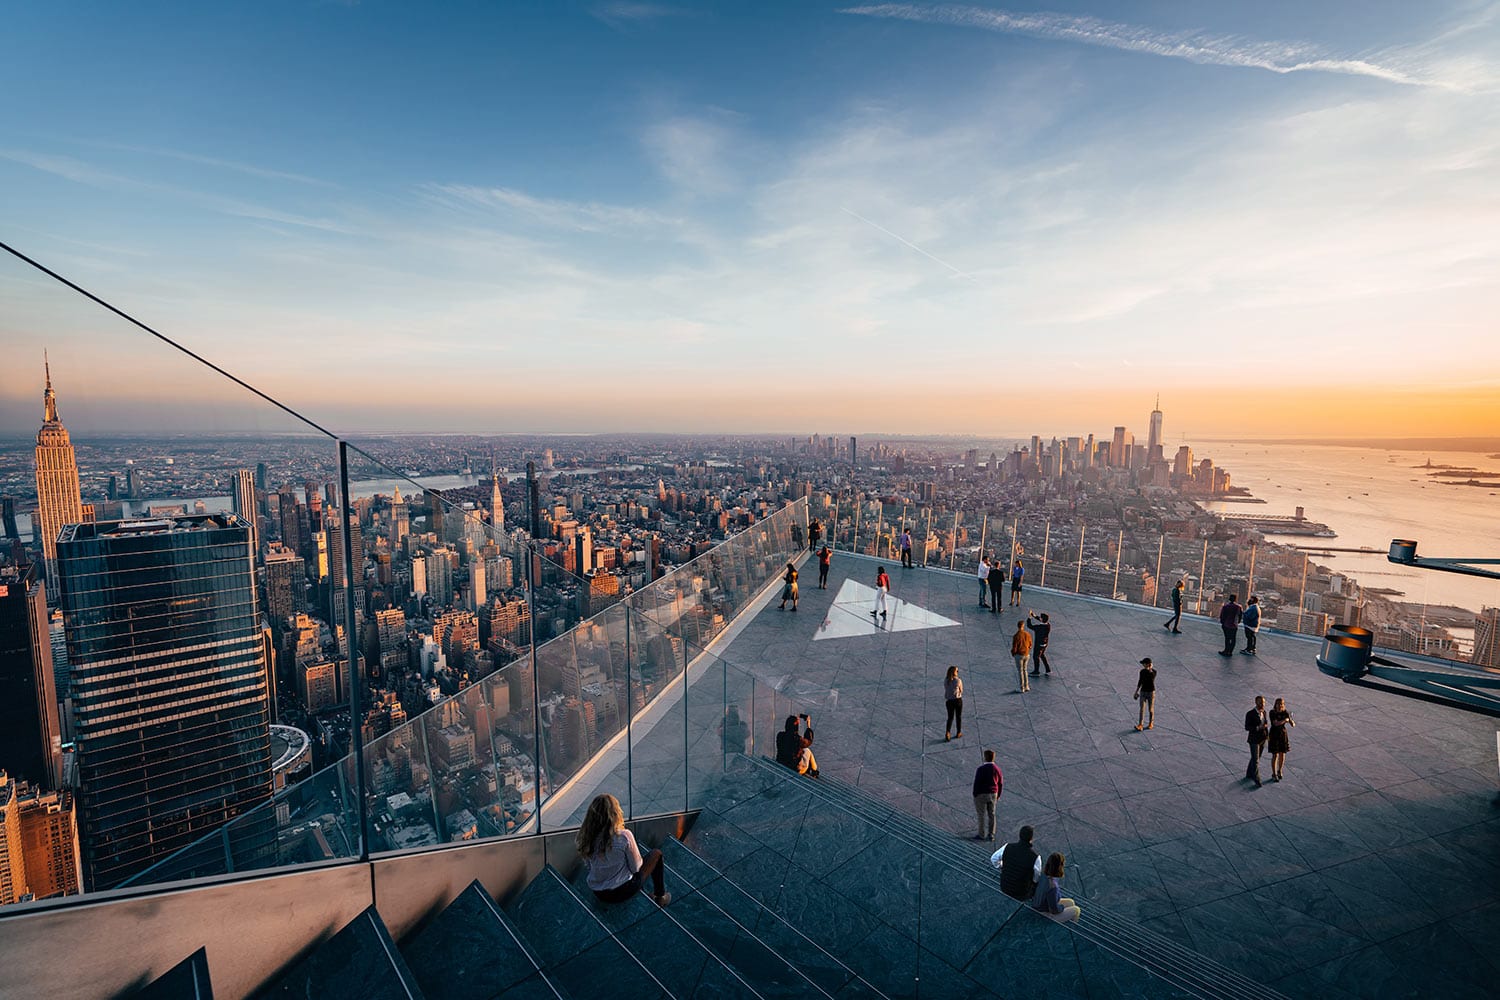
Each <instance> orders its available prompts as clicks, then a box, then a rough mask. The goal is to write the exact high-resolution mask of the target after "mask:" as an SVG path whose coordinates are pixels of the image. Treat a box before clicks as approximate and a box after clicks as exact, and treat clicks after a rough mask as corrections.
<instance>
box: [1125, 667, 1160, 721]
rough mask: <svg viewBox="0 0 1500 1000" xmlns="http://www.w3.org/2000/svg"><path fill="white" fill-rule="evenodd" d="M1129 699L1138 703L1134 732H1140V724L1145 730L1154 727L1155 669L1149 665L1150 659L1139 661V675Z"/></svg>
mask: <svg viewBox="0 0 1500 1000" xmlns="http://www.w3.org/2000/svg"><path fill="white" fill-rule="evenodd" d="M1130 697H1132V698H1134V699H1135V700H1136V701H1138V702H1140V707H1139V710H1138V711H1137V712H1136V715H1135V731H1136V732H1140V731H1141V729H1142V726H1141V723H1143V722H1144V723H1145V724H1146V725H1145V727H1144V728H1146V729H1151V728H1154V727H1155V726H1156V668H1155V667H1154V666H1152V665H1151V657H1149V656H1148V657H1146V658H1145V659H1143V660H1141V673H1140V676H1138V677H1137V678H1136V679H1135V694H1133V695H1131V696H1130Z"/></svg>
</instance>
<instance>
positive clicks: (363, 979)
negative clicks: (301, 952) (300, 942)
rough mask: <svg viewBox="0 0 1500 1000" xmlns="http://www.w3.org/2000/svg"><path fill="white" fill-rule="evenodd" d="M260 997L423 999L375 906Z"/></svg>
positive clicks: (274, 983) (290, 970)
mask: <svg viewBox="0 0 1500 1000" xmlns="http://www.w3.org/2000/svg"><path fill="white" fill-rule="evenodd" d="M256 995H257V996H258V997H261V998H266V1000H269V998H272V997H276V998H282V997H285V998H288V1000H290V998H293V997H295V998H297V1000H304V998H306V997H319V998H323V1000H420V998H422V997H423V996H424V994H423V993H422V989H421V987H420V986H418V985H417V981H416V978H415V977H414V976H412V974H411V969H409V968H407V965H406V960H405V959H404V958H402V957H401V952H400V951H399V950H398V949H397V948H396V943H395V942H394V941H392V940H391V935H390V932H389V931H388V930H386V927H385V923H384V922H383V921H382V920H381V919H380V914H379V913H378V912H376V910H375V907H373V906H372V907H370V908H369V909H367V910H365V911H364V912H363V913H361V914H360V915H359V916H357V917H355V918H354V919H353V920H351V921H349V923H347V924H345V925H344V927H343V928H341V929H340V930H339V932H338V933H337V934H334V935H333V936H332V937H331V938H329V939H328V940H326V941H324V942H322V943H321V944H319V945H317V946H316V947H315V948H313V950H312V951H311V952H310V953H309V954H307V955H305V956H304V957H303V958H302V959H301V960H300V961H298V962H297V963H296V964H295V965H293V966H292V967H291V968H290V969H289V970H287V971H286V972H285V973H283V974H282V975H281V976H279V977H278V978H277V979H276V980H275V981H273V982H272V983H271V984H270V985H269V986H267V987H265V988H263V989H262V990H261V991H260V992H259V993H258V994H256Z"/></svg>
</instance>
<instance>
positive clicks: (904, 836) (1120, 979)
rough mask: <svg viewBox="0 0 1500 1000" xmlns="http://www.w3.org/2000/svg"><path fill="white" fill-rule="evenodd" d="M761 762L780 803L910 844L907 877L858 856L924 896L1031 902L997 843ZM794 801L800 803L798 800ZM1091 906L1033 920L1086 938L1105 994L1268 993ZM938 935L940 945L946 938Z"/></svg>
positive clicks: (1088, 958) (854, 888)
mask: <svg viewBox="0 0 1500 1000" xmlns="http://www.w3.org/2000/svg"><path fill="white" fill-rule="evenodd" d="M756 763H757V764H758V765H759V767H760V768H761V769H762V770H763V771H764V772H766V773H767V775H768V776H779V777H780V778H781V780H782V781H784V782H785V783H787V784H789V785H791V788H790V789H789V790H785V791H782V792H781V793H780V795H779V797H778V798H779V801H782V802H785V801H788V800H789V797H790V796H794V795H795V796H800V795H807V796H812V797H815V798H816V799H817V800H819V801H820V802H822V803H824V804H826V805H829V806H832V807H833V808H834V810H835V811H845V810H847V811H848V812H849V813H852V814H853V815H855V816H857V817H858V818H859V819H861V820H863V821H864V823H866V824H867V825H868V826H869V827H870V828H873V829H876V830H878V831H879V832H880V833H881V835H882V836H883V837H885V838H886V840H887V841H890V842H895V843H900V844H903V845H905V846H906V847H907V848H908V849H912V850H915V851H917V852H919V853H920V854H921V855H923V857H924V859H925V860H924V862H923V867H922V868H921V869H919V872H920V875H917V874H913V873H911V872H906V873H905V874H904V875H903V874H902V873H903V872H905V869H906V868H910V867H911V865H910V864H909V863H905V864H904V866H898V867H897V868H891V867H890V866H891V864H895V863H896V862H895V861H894V860H892V859H894V858H898V857H899V855H898V854H897V853H896V852H893V851H892V850H890V849H889V848H886V849H880V850H877V851H875V852H873V853H871V852H866V855H862V856H860V857H859V859H858V860H859V861H860V862H861V863H863V862H866V861H868V862H870V863H871V864H874V865H879V866H882V870H884V869H886V868H889V869H890V870H889V871H888V872H885V874H886V875H887V876H888V877H891V878H894V879H895V880H896V882H897V884H899V882H900V880H901V879H903V878H904V879H906V880H907V881H910V882H912V883H913V884H912V888H914V889H915V888H916V887H917V886H918V885H920V886H921V887H922V889H923V895H924V896H925V894H926V891H927V890H929V889H932V888H935V886H934V885H933V884H931V883H932V882H934V881H935V880H937V881H943V882H947V881H951V879H952V878H953V877H954V876H961V877H962V878H963V879H964V880H966V884H969V885H972V884H973V883H976V882H977V883H982V884H984V885H986V886H989V887H991V888H993V890H994V892H995V894H996V895H998V896H999V897H1000V898H1001V899H1003V900H1005V901H1007V902H1009V903H1010V904H1011V906H1012V907H1013V908H1016V909H1021V908H1025V904H1023V903H1017V902H1015V901H1013V900H1010V898H1009V897H1006V896H1003V894H1000V893H999V876H998V873H997V872H996V871H995V870H994V869H993V867H991V865H990V863H989V855H990V854H991V853H993V848H992V847H990V845H988V844H986V845H984V850H983V851H977V850H973V849H972V848H971V847H970V845H968V844H965V843H964V842H963V841H962V840H959V839H958V838H957V837H955V836H954V835H953V834H950V833H948V832H946V831H942V830H938V829H937V828H935V827H932V826H931V825H929V824H927V823H924V822H923V821H921V820H920V819H918V818H916V817H913V816H910V815H908V814H906V813H903V812H901V811H899V810H896V809H894V808H892V807H890V806H888V805H886V804H884V803H881V802H879V801H878V800H876V799H874V798H872V797H871V796H870V795H869V794H868V793H866V792H863V791H861V790H860V789H858V788H857V787H856V786H853V785H850V784H848V783H846V782H843V781H840V780H838V779H834V778H828V777H823V778H819V779H817V780H815V781H814V780H808V779H803V778H797V777H795V776H792V775H790V774H786V775H780V773H779V772H780V769H779V767H778V765H776V764H775V763H774V762H768V761H765V760H757V761H756ZM791 801H800V800H799V799H792V800H791ZM756 806H757V803H756V802H755V801H753V800H752V801H741V802H739V803H737V804H736V806H735V809H734V810H732V812H735V813H737V814H739V815H745V816H750V815H754V813H755V811H756ZM768 808H769V806H768ZM801 808H802V810H803V815H804V816H813V815H815V813H814V812H813V811H812V807H810V806H807V805H803V806H802V807H801ZM723 818H726V819H729V822H731V823H732V822H733V820H732V819H730V818H728V817H723ZM701 822H702V820H701V818H700V823H701ZM697 832H698V828H697V826H696V825H695V827H694V831H693V833H694V834H697ZM704 833H705V842H706V843H707V851H708V852H709V854H711V852H712V850H714V849H715V848H718V847H720V846H722V845H727V846H728V847H729V849H730V852H731V853H733V852H737V851H745V850H747V848H748V846H749V845H747V844H746V843H745V841H747V840H749V841H754V840H755V838H756V836H757V833H758V831H757V830H750V831H745V830H730V829H724V828H716V827H715V824H713V823H712V822H710V823H709V824H707V825H706V827H705V830H704ZM778 835H779V836H781V838H782V840H781V841H778V845H783V846H782V849H783V850H785V849H786V848H785V847H784V842H786V841H788V840H791V841H792V842H793V843H796V840H795V838H788V837H786V836H785V834H783V833H781V832H779V831H778ZM689 841H690V844H689V846H696V845H694V844H692V843H691V841H692V835H690V836H689ZM799 849H800V846H799V847H796V848H793V850H794V851H795V850H799ZM877 855H879V857H877ZM708 859H709V860H710V861H713V860H714V859H713V858H712V856H709V857H708ZM928 862H931V863H932V864H933V865H935V866H938V867H936V868H934V869H932V870H931V871H930V872H929V870H928V869H927V868H926V867H925V866H926V864H927V863H928ZM943 868H946V869H948V870H949V871H950V872H952V873H954V875H951V876H945V875H940V874H939V872H940V871H941V869H943ZM729 874H731V873H730V872H726V875H729ZM934 877H935V879H934ZM832 881H835V882H837V881H838V873H835V876H834V878H833V879H832ZM867 881H868V880H867ZM877 884H878V880H877V881H875V882H872V883H871V885H870V886H869V887H868V889H869V891H873V889H874V886H875V885H877ZM836 888H838V889H839V891H840V892H843V893H845V894H852V895H856V896H857V895H858V894H859V891H860V890H861V888H865V887H862V886H861V884H860V879H859V878H858V877H857V876H856V877H850V878H847V879H845V880H844V884H842V885H838V886H836ZM957 889H958V883H954V884H953V885H952V886H950V887H949V891H950V892H953V891H956V890H957ZM971 891H972V890H971ZM1085 902H1086V900H1085ZM923 909H924V911H925V910H926V909H927V907H926V906H925V905H924V907H923ZM1089 909H1090V910H1092V912H1094V913H1095V914H1096V917H1095V919H1093V920H1090V921H1088V923H1087V926H1085V925H1084V924H1083V923H1080V924H1075V925H1064V924H1059V923H1056V922H1055V921H1051V920H1048V919H1047V918H1046V917H1045V916H1044V915H1042V914H1033V915H1030V916H1031V917H1033V918H1034V919H1033V920H1031V921H1030V922H1033V923H1037V925H1038V927H1040V930H1039V931H1038V930H1034V931H1033V932H1034V933H1050V932H1049V931H1047V927H1053V928H1056V929H1058V930H1061V931H1062V932H1063V933H1064V934H1068V935H1070V936H1071V937H1076V938H1079V939H1080V940H1078V941H1077V942H1076V945H1077V949H1078V950H1077V951H1076V952H1075V955H1076V958H1077V961H1078V964H1079V966H1080V967H1086V968H1087V970H1088V974H1089V977H1090V983H1091V985H1092V981H1093V979H1095V978H1097V979H1099V981H1100V986H1101V988H1102V990H1103V991H1104V992H1106V993H1107V992H1112V991H1113V990H1114V989H1115V986H1114V985H1111V984H1116V983H1127V982H1138V981H1139V977H1141V976H1144V977H1146V981H1147V982H1148V983H1149V982H1157V983H1158V985H1159V992H1162V993H1163V994H1164V995H1166V994H1169V993H1170V991H1173V990H1176V991H1179V992H1180V994H1181V995H1183V996H1220V995H1236V994H1243V993H1244V992H1245V990H1246V989H1248V988H1252V987H1253V989H1254V991H1255V992H1256V993H1258V994H1260V995H1265V993H1266V991H1265V990H1264V988H1263V987H1262V986H1261V985H1260V984H1259V983H1256V982H1254V981H1252V980H1250V979H1248V978H1246V977H1244V976H1241V975H1239V974H1238V973H1235V972H1234V971H1233V970H1230V969H1227V968H1225V967H1223V966H1221V965H1219V964H1218V963H1217V962H1214V961H1212V960H1211V959H1208V958H1207V957H1206V956H1202V955H1198V954H1197V953H1195V952H1193V951H1192V950H1191V949H1189V948H1187V947H1185V946H1183V945H1181V944H1179V943H1178V942H1176V941H1172V940H1171V939H1169V938H1165V937H1163V936H1161V935H1160V934H1158V933H1157V932H1155V931H1152V930H1149V929H1147V928H1143V927H1140V926H1139V925H1137V924H1133V923H1132V922H1130V921H1128V920H1126V919H1125V918H1123V917H1120V916H1118V915H1116V914H1112V913H1109V912H1108V911H1102V910H1100V909H1098V908H1096V907H1090V908H1089ZM932 919H933V918H932V915H931V914H927V913H925V912H924V914H923V915H922V917H921V921H922V922H921V925H920V926H921V927H922V928H924V929H925V928H926V927H929V926H933V923H932ZM1086 919H1087V918H1086ZM900 922H901V923H902V924H904V925H905V926H906V927H907V936H908V937H910V936H913V935H914V928H915V926H916V923H915V919H914V918H911V917H907V916H902V917H901V918H900ZM1038 922H1039V923H1038ZM962 925H963V924H962V921H961V920H960V921H958V923H957V924H956V926H959V927H961V926H962ZM1042 925H1046V926H1042ZM1018 926H1019V925H1018ZM1004 937H1005V935H1003V934H997V935H996V938H997V939H1002V940H1003V938H1004ZM923 938H924V940H923V944H924V946H925V945H926V944H928V943H929V939H928V938H927V935H926V933H925V931H924V933H923ZM931 940H932V941H933V943H935V944H937V942H938V940H939V939H931ZM937 946H938V948H939V950H940V951H943V950H944V949H943V947H942V945H941V944H937ZM986 947H987V948H988V947H990V945H986ZM962 953H963V949H961V948H957V949H950V950H949V955H948V957H949V958H950V959H953V960H956V959H958V958H961V957H962ZM1080 988H1081V987H1080ZM1007 992H1010V990H1009V989H1007Z"/></svg>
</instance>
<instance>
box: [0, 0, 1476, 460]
mask: <svg viewBox="0 0 1500 1000" xmlns="http://www.w3.org/2000/svg"><path fill="white" fill-rule="evenodd" d="M0 95H3V96H0V242H4V243H6V244H9V245H10V246H12V247H14V248H16V249H17V250H20V251H22V252H23V253H25V254H27V255H28V256H30V257H33V258H35V259H36V260H38V261H39V262H41V263H43V264H45V265H47V266H48V267H50V268H52V269H54V270H56V271H59V272H61V273H62V274H64V275H65V276H67V277H68V278H69V279H70V280H72V281H74V282H76V283H77V284H79V285H82V286H83V287H85V288H87V289H89V290H91V291H93V292H94V293H96V294H98V295H99V296H101V297H102V298H105V299H107V300H109V301H110V302H112V303H114V304H115V305H116V306H118V307H119V308H121V309H123V310H124V311H126V312H128V313H130V314H132V315H134V316H136V317H138V318H139V319H141V320H143V321H144V322H146V323H148V324H149V325H151V326H153V327H155V328H156V329H157V330H159V331H161V332H162V333H164V334H166V335H168V336H170V337H172V338H173V339H175V340H177V341H178V342H180V343H182V344H183V345H185V346H187V347H189V348H190V349H191V350H193V351H195V352H197V353H198V354H200V355H201V356H203V357H204V358H206V359H208V360H210V361H212V362H214V363H215V364H217V365H219V366H221V367H223V368H224V369H226V370H228V371H230V372H232V373H234V374H235V375H236V376H238V377H240V378H242V379H244V380H245V381H246V382H249V383H251V384H253V385H255V386H256V387H258V388H260V389H261V390H263V391H264V392H266V393H268V394H269V395H271V396H273V397H275V398H276V399H278V400H281V401H283V402H284V403H286V404H287V405H288V406H290V407H292V408H294V409H297V410H300V411H302V412H304V413H305V414H306V415H308V416H309V417H311V418H312V419H313V420H315V421H317V422H319V423H321V424H322V425H324V426H327V427H329V428H330V429H332V430H334V431H336V432H339V433H344V434H348V435H350V436H352V437H357V436H358V434H360V433H392V432H400V431H404V430H405V431H413V432H417V431H421V432H430V431H442V430H448V431H462V432H479V433H488V432H525V431H602V430H642V431H681V432H699V431H712V432H718V431H735V432H756V431H775V432H792V433H812V432H814V431H822V432H834V433H850V432H855V433H881V432H884V433H910V434H927V433H955V434H981V435H997V436H998V435H1005V434H1018V435H1029V434H1032V433H1042V434H1078V433H1088V432H1091V431H1092V432H1096V433H1099V432H1107V431H1108V430H1109V428H1111V427H1113V426H1114V425H1115V424H1121V423H1123V424H1126V425H1128V426H1130V427H1131V428H1132V429H1133V430H1135V431H1136V433H1137V435H1138V436H1143V434H1144V431H1145V424H1146V414H1147V413H1148V412H1149V410H1150V408H1151V404H1152V401H1153V400H1154V398H1155V397H1156V396H1157V394H1160V396H1161V400H1162V408H1163V410H1164V411H1166V413H1167V436H1168V438H1169V440H1172V441H1176V440H1178V439H1179V438H1180V437H1189V436H1191V435H1202V436H1220V437H1222V436H1246V437H1251V436H1253V437H1274V436H1287V437H1308V436H1319V437H1330V436H1350V437H1369V436H1375V435H1385V434H1390V435H1446V434H1453V435H1475V434H1497V433H1500V347H1497V346H1496V345H1497V343H1500V337H1497V333H1500V330H1497V326H1500V324H1497V321H1496V317H1497V316H1500V2H1491V0H1486V2H1479V0H1424V2H1423V3H1419V4H1413V3H1410V2H1407V0H1400V2H1392V0H1360V2H1348V3H1340V2H1320V3H1317V4H1307V3H1305V2H1282V0H1266V2H1258V3H1248V2H1245V3H1187V2H1183V0H1171V2H1168V0H1161V2H1145V3H1119V2H1115V3H1108V4H1105V3H1099V2H1096V3H1063V2H1053V3H1048V5H1047V6H1046V7H1030V6H1020V5H1012V4H1005V5H1000V6H993V5H978V4H963V3H957V4H922V3H891V4H859V3H855V4H850V3H816V2H795V3H753V4H752V3H710V4H691V5H683V6H676V5H669V4H656V3H643V2H626V0H613V2H608V0H606V2H599V3H556V4H551V3H548V4H496V3H490V2H483V3H480V2H475V3H441V4H411V3H387V2H379V0H363V2H348V3H337V2H321V0H305V2H294V0H267V2H261V3H253V4H252V3H248V2H244V3H236V2H223V3H212V4H203V3H178V4H169V3H152V2H141V3H132V4H117V3H95V4H91V3H55V4H22V5H12V6H11V7H10V8H8V10H7V14H6V28H5V31H4V32H3V34H0ZM0 257H3V259H0V358H3V362H4V363H3V364H0V430H3V431H4V432H5V433H7V434H9V433H15V434H23V433H24V434H29V433H31V432H32V431H34V429H35V426H36V425H37V423H38V420H39V413H40V395H41V375H42V373H41V368H42V355H43V351H44V349H45V350H46V351H47V352H48V353H49V356H50V358H51V361H52V370H53V377H54V381H55V383H56V385H57V388H58V392H59V398H60V401H61V406H62V413H63V419H64V421H65V422H66V423H68V425H69V426H70V427H72V428H76V429H77V430H88V429H93V430H97V431H105V430H111V429H118V430H164V429H175V430H181V431H184V432H191V431H192V430H194V429H213V430H231V429H233V430H239V429H250V428H263V429H265V430H268V431H269V430H279V429H291V427H292V424H291V422H290V421H289V420H288V419H287V418H285V417H284V416H283V415H281V414H279V413H278V412H277V411H275V410H273V409H272V408H271V407H270V405H269V404H266V403H264V402H261V401H259V400H256V399H254V398H253V397H251V396H250V395H249V394H248V393H246V392H245V391H244V390H242V389H240V388H239V387H237V386H234V385H233V384H231V383H229V382H227V381H226V380H225V379H223V378H222V377H221V376H219V375H217V374H215V373H213V372H211V371H209V370H208V369H205V368H202V367H201V366H198V365H197V364H196V363H193V362H190V361H187V360H185V359H182V358H180V357H179V356H177V355H175V354H174V353H173V352H172V351H171V349H170V348H168V347H167V346H166V345H164V344H162V343H160V342H158V341H156V340H154V339H152V338H151V337H149V336H148V335H146V334H144V333H143V332H141V331H139V330H137V329H135V328H133V327H131V326H129V325H128V324H126V323H125V321H123V320H121V319H119V318H117V317H115V316H113V315H111V314H109V313H107V312H105V311H104V310H102V309H101V308H100V307H98V306H97V305H95V304H93V303H90V302H88V301H87V300H84V299H82V298H81V297H80V296H78V295H77V294H76V293H74V292H71V291H68V290H67V289H64V288H62V287H61V286H59V285H57V284H56V283H55V282H53V281H52V280H51V279H48V278H46V277H45V276H43V275H41V274H39V273H38V272H35V271H33V270H31V269H30V268H28V267H27V266H25V265H24V264H22V263H21V262H19V261H17V260H15V259H14V258H11V257H9V256H8V255H0ZM75 433H76V430H75Z"/></svg>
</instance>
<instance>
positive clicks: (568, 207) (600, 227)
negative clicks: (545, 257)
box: [425, 184, 679, 233]
mask: <svg viewBox="0 0 1500 1000" xmlns="http://www.w3.org/2000/svg"><path fill="white" fill-rule="evenodd" d="M425 190H426V192H427V193H428V194H429V195H434V196H436V197H437V198H438V199H439V200H448V201H457V202H461V203H463V204H465V205H470V206H475V207H479V208H489V209H495V210H497V211H502V212H507V213H513V214H516V215H520V216H526V217H529V218H531V219H534V220H536V221H537V222H539V223H541V224H543V225H545V226H550V227H554V228H559V229H572V230H577V231H579V232H586V233H597V232H605V231H607V230H614V229H633V228H640V227H667V226H675V225H677V224H678V223H679V220H676V219H673V218H671V217H669V216H666V215H663V214H661V213H659V212H655V211H652V210H650V209H645V208H635V207H632V206H628V205H609V204H605V203H602V202H595V201H569V200H566V199H562V198H538V197H536V196H534V195H529V194H527V193H526V192H524V191H517V190H516V189H514V188H506V187H482V186H479V185H473V184H429V185H427V186H426V188H425Z"/></svg>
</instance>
